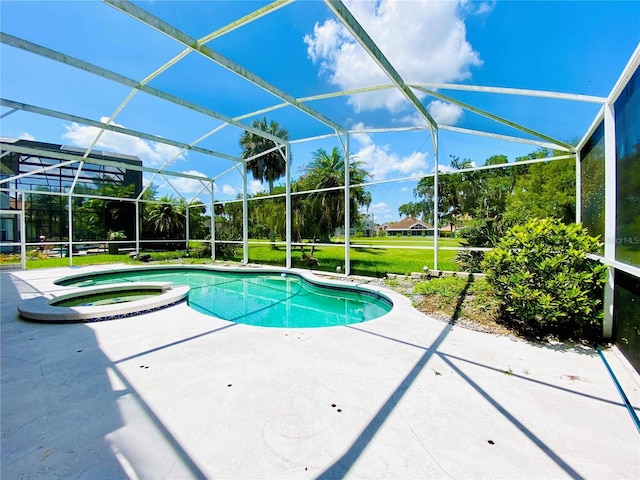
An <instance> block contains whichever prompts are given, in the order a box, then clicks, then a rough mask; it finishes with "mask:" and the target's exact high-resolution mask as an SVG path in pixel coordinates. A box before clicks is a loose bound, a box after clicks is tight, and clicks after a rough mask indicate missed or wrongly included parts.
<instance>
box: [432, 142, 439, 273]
mask: <svg viewBox="0 0 640 480" xmlns="http://www.w3.org/2000/svg"><path fill="white" fill-rule="evenodd" d="M431 138H432V139H433V161H434V164H435V167H434V168H435V170H434V175H433V269H434V270H438V130H436V131H435V132H433V133H432V135H431Z"/></svg>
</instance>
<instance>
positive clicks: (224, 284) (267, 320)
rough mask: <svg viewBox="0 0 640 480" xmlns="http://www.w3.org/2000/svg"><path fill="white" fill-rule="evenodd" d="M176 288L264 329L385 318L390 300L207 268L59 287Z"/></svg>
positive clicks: (74, 280)
mask: <svg viewBox="0 0 640 480" xmlns="http://www.w3.org/2000/svg"><path fill="white" fill-rule="evenodd" d="M149 281H154V282H173V283H174V284H175V285H187V286H189V287H190V291H189V296H188V300H187V301H188V304H189V306H190V307H191V308H193V309H194V310H197V311H199V312H201V313H204V314H207V315H211V316H214V317H218V318H222V319H224V320H229V321H232V322H237V323H245V324H249V325H255V326H262V327H285V328H314V327H326V326H335V325H349V324H353V323H360V322H365V321H368V320H373V319H375V318H378V317H381V316H382V315H384V314H386V313H388V312H389V311H391V308H392V306H393V304H392V302H391V300H389V299H388V298H387V297H385V296H384V295H382V294H380V293H378V292H375V291H373V290H367V289H363V288H359V287H350V286H342V285H337V284H329V283H324V282H322V283H321V282H314V281H311V280H309V279H307V278H304V277H303V276H302V275H298V274H297V273H292V272H279V271H265V270H251V271H248V270H235V271H221V270H216V269H212V268H208V267H166V266H163V267H145V269H144V270H141V269H122V270H115V271H109V272H98V273H92V274H82V275H74V276H71V277H65V278H62V279H60V280H58V281H56V282H55V283H56V284H58V285H66V286H75V287H88V286H95V285H108V284H111V283H122V282H149Z"/></svg>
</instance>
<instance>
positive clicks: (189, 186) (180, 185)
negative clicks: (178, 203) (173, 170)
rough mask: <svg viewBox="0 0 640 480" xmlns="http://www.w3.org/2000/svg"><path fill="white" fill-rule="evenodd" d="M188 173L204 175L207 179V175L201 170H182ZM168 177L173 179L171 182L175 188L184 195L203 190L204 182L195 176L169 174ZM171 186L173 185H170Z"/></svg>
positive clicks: (204, 178) (197, 175) (198, 175)
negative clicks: (186, 176)
mask: <svg viewBox="0 0 640 480" xmlns="http://www.w3.org/2000/svg"><path fill="white" fill-rule="evenodd" d="M181 173H184V174H187V175H195V176H196V177H203V180H205V181H206V180H207V176H206V175H205V174H204V173H202V172H199V171H197V170H187V171H185V172H181ZM167 178H169V180H170V181H171V184H172V185H173V186H174V187H175V189H176V190H177V191H178V192H180V193H181V194H182V195H183V196H186V195H189V194H193V193H198V192H199V191H200V190H202V187H203V184H202V182H200V181H199V180H196V179H194V178H185V177H173V176H169V175H167ZM169 188H171V187H169Z"/></svg>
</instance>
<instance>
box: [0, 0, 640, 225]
mask: <svg viewBox="0 0 640 480" xmlns="http://www.w3.org/2000/svg"><path fill="white" fill-rule="evenodd" d="M345 4H346V5H347V7H348V8H349V9H350V11H351V12H352V13H353V14H354V16H355V17H356V18H357V19H358V21H359V22H360V23H361V24H362V25H363V26H364V27H365V28H366V29H367V31H368V32H369V34H370V36H371V37H372V38H373V40H374V41H375V42H376V43H377V45H378V46H379V47H380V49H381V50H382V52H383V53H384V54H385V55H386V56H387V58H388V59H389V61H390V62H391V63H392V64H393V65H394V67H395V68H396V70H397V71H398V72H399V73H400V74H401V75H402V76H403V78H404V79H405V80H406V81H407V82H411V83H428V82H439V83H462V84H469V85H483V86H498V87H511V88H521V89H535V90H548V91H557V92H566V93H578V94H584V95H593V96H602V97H606V96H607V95H608V93H609V91H610V90H611V87H612V86H613V85H614V83H615V82H616V80H617V78H618V76H619V75H620V73H621V72H622V70H623V68H624V66H625V65H626V63H627V61H628V59H629V57H630V56H631V54H632V53H633V51H634V49H635V48H636V46H637V45H638V41H639V40H640V2H639V1H624V2H615V1H605V2H595V1H571V2H559V1H542V2H523V1H497V2H492V1H480V2H473V1H461V2H455V1H447V2H419V1H399V2H392V1H387V0H384V1H378V2H363V1H359V2H345ZM136 5H138V6H140V7H142V8H143V9H145V10H147V11H149V12H150V13H152V14H153V15H155V16H157V17H159V18H161V19H162V20H164V21H167V22H169V23H171V24H173V25H174V26H175V27H176V28H178V29H179V30H181V31H183V32H184V33H186V34H188V35H190V36H192V37H194V38H201V37H202V36H204V35H207V34H209V33H211V32H213V31H215V30H217V29H218V28H221V27H223V26H225V25H226V24H228V23H230V22H233V21H234V20H236V19H238V18H241V17H242V16H244V15H246V14H249V13H250V12H252V11H255V10H256V9H258V8H260V7H262V6H263V5H266V3H264V2H245V1H237V2H222V1H216V2H211V1H194V2H170V1H154V2H136ZM0 27H1V29H2V32H4V33H8V34H11V35H14V36H17V37H20V38H23V39H26V40H29V41H31V42H34V43H37V44H40V45H44V46H47V47H49V48H51V49H54V50H57V51H59V52H62V53H65V54H68V55H71V56H74V57H78V58H80V59H82V60H85V61H88V62H90V63H93V64H96V65H98V66H101V67H103V68H106V69H109V70H112V71H114V72H116V73H118V74H121V75H124V76H126V77H129V78H131V79H134V80H137V81H139V80H142V79H143V78H145V77H146V76H147V75H149V74H150V73H151V72H153V71H155V70H156V69H157V68H158V67H160V66H161V65H163V64H164V63H165V62H167V61H168V60H169V59H171V58H172V57H173V56H175V55H176V54H178V53H179V52H181V51H182V50H183V47H182V46H180V45H179V44H177V43H176V42H175V41H173V40H171V39H169V38H167V37H166V36H163V35H162V34H160V33H159V32H157V31H155V30H152V29H150V28H148V27H146V26H144V25H142V24H141V23H140V22H138V21H136V20H134V19H132V18H130V17H128V16H127V15H125V14H123V13H121V12H120V11H118V10H117V9H115V8H113V7H111V6H109V5H107V4H104V3H101V2H94V1H67V2H54V1H44V2H30V1H6V0H4V1H2V2H0ZM207 45H208V46H209V47H211V48H212V49H213V50H215V51H216V52H218V53H220V54H222V55H224V56H225V57H227V58H229V59H231V60H233V61H234V62H236V63H237V64H239V65H241V66H243V67H245V68H247V69H249V70H251V71H253V72H254V73H255V74H257V75H258V76H259V77H261V78H262V79H264V80H266V81H267V82H269V83H271V84H272V85H274V86H276V87H277V88H279V89H280V90H283V91H285V92H287V93H288V94H290V95H292V96H293V97H296V98H301V97H305V96H311V95H317V94H321V93H328V92H336V91H341V90H345V89H351V88H358V87H363V86H369V85H377V84H385V83H389V82H388V79H387V78H386V77H385V76H384V74H382V73H381V71H380V70H379V68H378V67H377V66H376V65H375V63H373V62H372V61H371V60H370V59H368V58H367V57H366V56H365V55H364V54H363V52H362V50H361V48H360V47H359V45H357V44H356V43H355V42H354V41H353V39H352V38H351V37H350V35H349V34H348V33H347V32H346V30H344V28H343V27H342V26H341V25H340V24H339V23H338V22H337V21H336V19H335V17H334V16H333V15H332V13H331V12H330V11H329V10H328V9H327V7H326V6H325V5H324V3H322V2H318V1H299V2H295V3H293V4H291V5H287V6H285V7H283V8H281V9H279V10H278V11H276V12H274V13H272V14H270V15H268V16H266V17H263V18H262V19H259V20H257V21H255V22H252V23H250V24H248V25H245V26H243V27H241V28H239V29H237V30H234V31H232V32H230V33H227V34H226V35H224V36H222V37H219V38H216V39H215V40H213V41H211V42H210V43H208V44H207ZM0 48H1V50H0V54H1V58H0V62H1V63H0V67H1V70H2V71H1V74H0V75H1V76H0V92H1V96H2V97H3V98H5V99H9V100H14V101H19V102H24V103H28V104H33V105H38V106H42V107H46V108H50V109H54V110H59V111H62V112H65V113H71V114H74V115H79V116H82V117H86V118H91V119H95V120H99V119H102V118H109V117H110V116H111V115H112V114H113V113H114V112H115V111H116V109H117V108H118V106H119V105H120V104H121V103H122V102H123V101H124V100H125V98H127V96H128V95H129V93H130V92H131V89H130V88H129V87H126V86H124V85H119V84H114V83H112V82H109V81H107V80H105V79H103V78H100V77H97V76H94V75H92V74H89V73H87V72H83V71H80V70H77V69H74V68H71V67H68V66H66V65H63V64H60V63H57V62H54V61H52V60H48V59H45V58H42V57H39V56H36V55H33V54H31V53H27V52H24V51H21V50H18V49H15V48H13V47H10V46H7V45H4V44H3V45H1V46H0ZM149 85H150V86H152V87H155V88H157V89H160V90H163V91H166V92H168V93H171V94H173V95H176V96H178V97H181V98H184V99H187V100H189V101H191V102H194V103H198V104H200V105H203V106H206V107H207V108H208V109H211V110H214V111H217V112H219V113H222V114H224V115H227V116H231V117H234V116H241V115H245V114H247V113H250V112H253V111H256V110H259V109H261V108H265V107H269V106H272V105H276V104H279V103H281V101H280V100H279V99H277V98H275V97H274V96H273V95H271V94H270V93H268V92H265V91H263V90H261V89H260V88H258V87H256V86H254V85H252V84H249V83H247V82H246V81H243V80H242V79H239V78H238V77H237V76H236V75H235V74H233V73H230V72H228V71H227V70H225V69H223V68H221V67H220V66H218V65H216V64H214V63H213V62H211V61H210V60H208V59H206V58H204V57H202V56H199V55H197V54H194V53H191V54H189V55H187V56H186V57H185V58H184V59H182V60H181V61H180V62H178V63H176V64H175V65H173V66H172V67H170V68H169V69H167V70H166V71H165V72H164V73H162V74H161V75H159V76H157V77H156V78H154V79H153V80H151V82H150V83H149ZM440 92H441V93H443V94H445V95H448V96H451V97H453V98H455V99H457V100H459V101H462V102H465V103H469V104H473V105H474V106H476V107H478V108H482V109H485V110H488V111H490V112H492V113H494V114H496V115H500V116H503V117H505V118H507V119H509V120H511V121H513V122H516V123H519V124H522V125H525V126H527V127H529V128H531V129H534V130H537V131H539V132H541V133H544V134H546V135H548V136H550V137H552V138H555V139H557V140H560V141H572V140H575V139H576V138H579V137H581V136H582V135H583V134H584V133H585V131H586V129H587V128H588V127H589V125H590V124H591V122H592V120H593V118H594V116H595V115H596V113H597V112H598V110H599V105H597V104H593V103H579V102H572V101H565V100H549V99H532V98H528V97H521V96H504V95H495V94H486V93H476V92H462V91H452V90H446V91H445V90H440ZM419 95H420V99H421V101H422V102H423V104H424V105H425V106H426V107H427V108H428V109H429V111H430V113H431V114H432V115H433V116H434V117H435V118H436V120H437V121H438V123H439V124H442V125H450V126H454V127H461V128H468V129H477V130H486V131H489V132H493V133H498V134H505V135H513V134H514V133H516V132H515V131H514V130H512V129H511V128H510V127H506V126H504V125H500V124H497V123H495V122H492V121H490V120H488V119H486V118H484V117H481V116H479V115H476V114H474V113H472V112H469V111H464V110H462V109H460V108H459V107H457V106H455V105H451V104H448V103H446V102H442V101H440V100H437V99H435V98H433V97H429V96H424V95H422V94H419ZM309 106H310V107H312V108H314V109H316V110H317V111H318V112H320V113H322V114H323V115H326V116H328V117H329V118H331V119H332V120H334V121H335V122H336V123H338V124H340V125H341V126H343V127H345V128H348V129H357V128H382V127H391V128H393V127H401V126H411V125H416V124H419V123H420V119H419V118H417V116H416V113H415V111H414V110H413V109H412V108H410V106H409V105H408V103H407V102H406V100H404V99H403V98H402V97H401V96H399V95H398V94H397V93H393V92H391V91H388V90H384V91H380V92H374V93H369V94H365V95H357V96H351V97H347V96H344V97H338V98H334V99H332V100H323V101H316V102H311V103H309ZM7 110H8V109H6V108H2V113H5V112H6V111H7ZM252 118H253V117H249V118H247V119H246V120H243V121H244V122H246V123H250V122H251V120H252ZM268 118H269V119H275V120H277V121H278V122H279V123H280V124H281V125H282V126H284V127H285V128H286V129H287V130H288V131H289V132H290V138H291V139H301V138H308V137H313V136H317V135H322V134H326V133H331V129H330V128H328V127H327V126H326V125H323V124H320V123H319V122H317V121H316V120H315V119H313V118H311V117H309V116H308V115H306V114H304V113H302V112H300V111H298V110H296V109H294V108H291V107H288V108H283V109H279V110H276V111H273V112H271V113H269V114H268ZM0 122H1V123H0V135H2V136H4V137H14V138H15V137H21V138H30V139H37V140H40V141H45V142H52V143H63V144H67V145H76V146H85V147H86V146H88V145H89V144H90V143H91V142H92V141H93V140H94V139H95V137H96V129H95V128H93V127H87V126H83V125H78V124H73V123H71V122H64V121H61V120H57V119H52V118H48V117H43V116H39V115H33V114H27V113H24V112H17V113H14V114H11V115H8V116H6V117H5V118H3V119H2V120H0ZM114 122H115V123H116V124H118V125H122V126H125V127H127V128H130V129H134V130H140V131H144V132H147V133H151V134H153V135H158V136H162V137H166V138H171V139H174V140H179V141H182V142H185V143H191V142H193V141H195V140H196V139H198V138H200V137H201V136H203V135H205V134H207V133H208V132H210V131H212V130H213V129H215V128H216V127H218V126H219V125H220V122H219V121H217V120H215V119H213V118H211V117H208V116H206V115H203V114H200V113H196V112H193V111H190V110H185V109H184V108H179V107H178V106H176V105H174V104H171V103H168V102H166V101H163V100H160V99H158V98H156V97H153V96H151V95H148V94H145V93H138V94H136V95H135V96H134V97H133V98H132V100H131V101H130V102H129V103H128V104H127V105H126V106H125V108H123V109H122V111H121V112H120V113H119V114H118V115H117V116H116V117H115V119H114ZM240 134H241V131H240V130H239V129H238V128H236V127H231V126H227V127H225V128H222V129H221V130H220V131H218V132H217V133H215V134H214V135H211V136H209V137H208V138H206V139H205V140H203V141H202V142H201V143H199V144H198V145H200V146H202V147H204V148H209V149H212V150H216V151H220V152H224V153H227V154H230V155H234V156H235V155H239V153H240V147H239V146H238V138H239V136H240ZM337 145H338V144H337V142H336V140H335V139H329V140H322V141H314V142H306V143H299V144H296V145H294V146H293V148H292V152H293V159H294V163H293V173H294V177H295V176H297V175H298V174H299V171H300V168H301V167H302V166H303V165H304V164H305V163H306V162H307V161H308V160H309V159H310V157H311V153H312V152H313V151H314V150H316V149H317V148H325V149H327V150H330V149H331V148H333V147H334V146H337ZM98 148H100V149H102V150H110V151H117V152H120V153H129V154H134V155H138V156H140V157H141V158H142V159H143V161H144V162H145V164H146V165H148V166H151V167H159V166H161V165H163V164H165V163H166V162H168V161H172V160H173V161H172V163H171V164H170V166H169V167H168V168H169V169H170V170H174V171H179V172H189V173H192V174H202V175H206V176H210V177H214V176H216V175H219V174H220V173H221V172H223V171H225V170H227V169H228V168H229V167H230V166H231V164H230V163H229V162H228V161H226V160H222V159H217V158H211V157H208V156H206V155H203V154H199V153H194V152H188V153H185V152H181V151H179V150H177V149H175V148H174V147H170V146H167V145H163V144H160V143H153V142H147V141H144V140H140V139H132V138H127V137H123V136H121V135H118V134H113V133H106V134H104V135H103V136H102V137H101V139H100V141H99V143H98ZM534 149H535V147H534V146H531V145H524V144H518V143H511V142H504V141H497V140H492V139H487V138H483V137H477V136H471V135H463V134H459V133H452V132H450V131H445V130H441V131H440V134H439V159H440V163H441V164H446V165H448V163H449V156H451V155H455V156H458V157H461V158H469V159H471V160H473V161H474V162H475V163H476V164H478V165H481V164H483V163H484V161H485V159H486V158H488V157H489V156H491V155H493V154H505V155H507V156H508V157H509V158H510V160H514V159H515V158H516V157H517V156H521V155H525V154H527V153H529V152H531V151H533V150H534ZM351 152H352V154H354V155H357V157H358V159H359V160H361V161H363V162H365V164H366V165H367V167H368V168H369V170H370V171H371V173H372V175H373V180H376V181H379V180H391V179H397V178H402V177H406V176H409V175H414V174H419V173H430V172H432V171H433V169H434V152H433V148H432V143H431V140H430V138H429V136H428V134H427V133H426V132H425V131H419V132H415V131H414V132H405V133H376V134H361V135H354V136H353V137H352V140H351ZM158 183H160V185H161V193H167V194H171V193H173V194H175V192H174V191H173V190H171V189H169V188H168V187H167V186H166V185H164V184H163V183H162V182H158ZM197 184H198V182H194V181H190V180H185V179H178V180H176V181H175V182H174V185H175V186H176V187H177V189H178V190H179V191H180V192H181V193H183V194H184V196H185V197H186V198H187V199H188V200H190V199H191V198H192V196H193V195H195V194H196V193H197V191H198V190H199V189H200V188H199V186H198V185H197ZM415 184H416V182H415V181H413V182H400V181H398V182H393V183H388V184H384V185H379V186H377V187H375V188H374V189H373V190H372V194H373V203H372V205H371V207H370V208H371V212H372V213H374V214H375V215H376V220H377V221H379V222H383V221H390V220H397V219H398V218H399V216H398V214H397V208H398V206H399V205H400V204H402V203H405V202H407V201H410V200H411V199H412V195H411V190H412V189H413V187H414V186H415ZM216 186H217V192H216V195H215V197H216V199H221V200H225V199H230V198H234V197H235V195H236V194H237V192H238V191H240V188H241V180H240V176H239V174H238V173H237V172H235V171H234V172H231V173H229V174H227V175H225V176H223V177H221V178H220V179H219V180H218V181H217V183H216ZM262 188H264V187H263V186H262V185H260V184H259V182H256V181H252V182H250V189H251V191H253V192H255V191H258V190H260V189H262ZM201 199H202V200H203V201H205V202H207V203H208V202H209V201H210V199H209V197H207V196H202V197H201Z"/></svg>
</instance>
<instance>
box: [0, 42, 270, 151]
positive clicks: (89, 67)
mask: <svg viewBox="0 0 640 480" xmlns="http://www.w3.org/2000/svg"><path fill="white" fill-rule="evenodd" d="M0 43H4V44H5V45H9V46H12V47H15V48H19V49H21V50H25V51H27V52H30V53H34V54H36V55H40V56H42V57H45V58H48V59H50V60H55V61H57V62H60V63H64V64H65V65H69V66H71V67H75V68H78V69H80V70H84V71H86V72H89V73H92V74H94V75H97V76H100V77H103V78H106V79H107V80H111V81H113V82H116V83H120V84H122V85H126V86H128V87H131V88H136V89H138V90H140V91H141V92H145V93H148V94H149V95H153V96H155V97H158V98H161V99H163V100H166V101H169V102H172V103H175V104H176V105H179V106H181V107H185V108H188V109H190V110H193V111H194V112H198V113H201V114H203V115H207V116H209V117H212V118H215V119H216V120H220V121H221V122H224V123H228V124H230V125H233V126H235V127H237V128H240V129H242V130H246V131H248V132H252V133H255V134H256V135H261V136H263V137H265V138H268V139H270V140H273V141H274V142H276V143H282V142H283V140H282V139H281V138H279V137H276V136H275V135H271V134H269V133H267V132H264V131H262V130H260V129H258V128H254V127H252V126H251V125H246V124H244V123H241V122H238V121H235V120H233V119H232V118H231V117H228V116H227V115H223V114H221V113H218V112H214V111H213V110H210V109H208V108H205V107H203V106H202V105H198V104H196V103H193V102H190V101H188V100H185V99H183V98H180V97H176V96H175V95H172V94H170V93H166V92H163V91H162V90H158V89H157V88H153V87H150V86H149V85H141V84H140V82H138V81H136V80H132V79H130V78H128V77H125V76H124V75H120V74H118V73H115V72H112V71H110V70H107V69H106V68H102V67H99V66H97V65H93V64H91V63H89V62H85V61H84V60H80V59H78V58H75V57H72V56H70V55H66V54H64V53H60V52H57V51H55V50H53V49H51V48H47V47H43V46H41V45H38V44H36V43H33V42H30V41H28V40H24V39H22V38H18V37H15V36H13V35H10V34H8V33H4V32H0Z"/></svg>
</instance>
